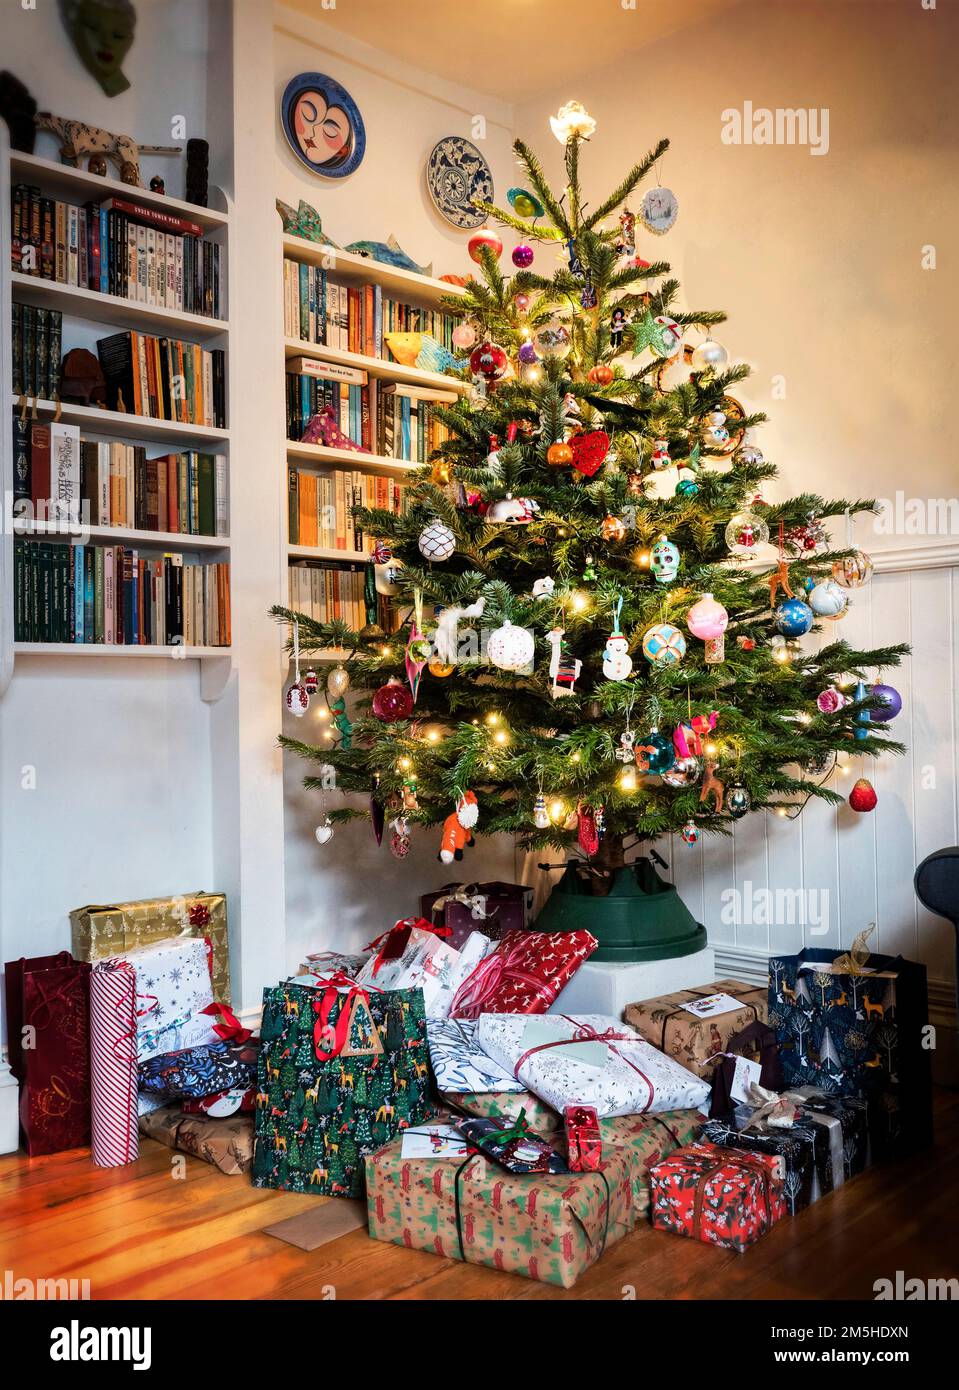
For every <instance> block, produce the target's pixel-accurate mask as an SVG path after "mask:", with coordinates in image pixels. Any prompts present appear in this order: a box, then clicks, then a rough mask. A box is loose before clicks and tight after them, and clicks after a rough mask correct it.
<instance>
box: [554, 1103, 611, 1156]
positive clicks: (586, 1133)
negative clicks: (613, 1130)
mask: <svg viewBox="0 0 959 1390" xmlns="http://www.w3.org/2000/svg"><path fill="white" fill-rule="evenodd" d="M563 1128H564V1129H565V1131H566V1161H567V1163H568V1164H569V1170H570V1172H571V1173H586V1172H589V1170H590V1169H591V1168H598V1167H599V1165H600V1163H601V1162H602V1158H603V1137H602V1135H601V1133H600V1129H599V1116H598V1115H597V1114H596V1111H595V1110H594V1109H593V1107H592V1106H591V1105H567V1107H566V1109H565V1110H564V1111H563Z"/></svg>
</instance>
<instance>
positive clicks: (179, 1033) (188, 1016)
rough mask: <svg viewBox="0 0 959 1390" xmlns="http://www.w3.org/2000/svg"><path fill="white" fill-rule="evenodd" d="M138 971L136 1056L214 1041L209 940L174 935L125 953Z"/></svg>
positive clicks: (158, 1053) (148, 1056)
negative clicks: (168, 938)
mask: <svg viewBox="0 0 959 1390" xmlns="http://www.w3.org/2000/svg"><path fill="white" fill-rule="evenodd" d="M117 959H120V960H125V961H126V962H127V963H128V964H129V965H131V966H132V967H133V969H134V971H135V972H136V984H137V1060H138V1061H139V1062H145V1061H147V1060H148V1059H149V1058H150V1057H158V1056H160V1055H161V1053H164V1052H180V1051H182V1050H183V1048H186V1047H199V1046H200V1045H201V1044H203V1043H215V1042H216V1041H217V1040H218V1034H217V1032H216V1029H215V1027H214V1023H215V1020H216V1016H217V1015H216V1011H215V1009H212V1008H211V1006H212V1005H213V982H212V979H211V977H210V959H209V951H208V947H207V944H206V942H205V941H204V940H202V939H201V938H198V937H186V936H181V937H176V938H175V939H173V940H170V941H158V942H156V944H155V945H153V946H141V947H140V949H139V950H136V951H127V952H126V953H125V955H123V956H121V957H118V958H117Z"/></svg>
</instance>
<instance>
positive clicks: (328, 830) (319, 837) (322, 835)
mask: <svg viewBox="0 0 959 1390" xmlns="http://www.w3.org/2000/svg"><path fill="white" fill-rule="evenodd" d="M313 833H314V835H315V836H316V842H317V844H318V845H325V844H326V843H327V841H328V840H332V838H333V824H332V822H331V820H330V818H329V816H327V818H326V820H324V821H321V822H320V824H319V825H318V826H317V827H316V829H315V830H314V832H313Z"/></svg>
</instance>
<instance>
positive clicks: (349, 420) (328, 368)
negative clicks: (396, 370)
mask: <svg viewBox="0 0 959 1390" xmlns="http://www.w3.org/2000/svg"><path fill="white" fill-rule="evenodd" d="M287 367H288V371H287V374H286V433H287V438H288V439H292V440H300V439H302V437H303V433H304V431H305V430H306V426H307V424H308V423H309V421H310V419H311V418H312V417H313V416H314V415H318V414H321V413H323V412H324V411H329V412H332V419H333V423H334V424H335V425H336V427H337V429H338V430H339V431H340V433H341V434H342V435H344V436H345V437H346V439H347V440H349V441H351V442H352V443H354V444H358V445H359V446H360V447H361V448H362V449H365V450H366V451H367V452H369V453H376V454H382V455H384V456H385V457H386V458H395V459H403V460H406V461H408V462H411V463H425V462H426V461H427V459H428V458H429V457H430V454H431V453H432V452H433V450H434V449H437V448H438V447H439V446H440V445H441V444H443V443H444V442H445V441H446V440H447V439H448V438H449V429H448V428H447V426H446V425H445V424H444V423H443V422H442V420H440V419H439V417H438V414H437V407H439V406H444V405H451V404H452V403H453V402H454V401H455V400H456V399H457V396H456V392H455V391H438V390H432V389H423V388H421V387H418V386H407V385H405V384H404V383H402V382H390V383H385V382H381V381H376V380H373V381H371V380H369V378H368V376H367V373H366V372H364V371H362V370H359V369H357V368H355V367H341V366H339V365H338V364H336V363H327V362H320V361H318V360H317V359H316V358H311V357H294V358H291V359H290V361H289V362H288V363H287Z"/></svg>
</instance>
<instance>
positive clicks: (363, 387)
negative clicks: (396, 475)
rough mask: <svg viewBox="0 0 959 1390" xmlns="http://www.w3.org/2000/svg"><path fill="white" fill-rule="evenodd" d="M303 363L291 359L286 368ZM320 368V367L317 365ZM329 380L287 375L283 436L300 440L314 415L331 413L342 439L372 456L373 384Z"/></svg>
mask: <svg viewBox="0 0 959 1390" xmlns="http://www.w3.org/2000/svg"><path fill="white" fill-rule="evenodd" d="M305 361H306V359H304V358H294V359H293V361H292V362H291V363H290V364H289V365H290V366H291V367H293V368H296V367H298V366H300V365H302V364H304V363H305ZM317 365H320V364H317ZM359 375H360V378H361V379H360V381H352V380H351V381H340V380H330V379H329V378H327V377H325V376H321V375H319V374H317V373H315V372H311V371H302V372H298V371H295V370H294V371H288V372H287V374H286V436H287V438H288V439H294V440H299V439H302V438H303V433H304V431H305V430H306V427H307V425H308V424H309V422H310V420H311V419H312V417H313V416H314V415H319V414H321V413H322V412H324V411H332V412H333V421H334V423H335V425H336V427H337V428H338V429H339V431H340V433H341V434H342V435H345V436H346V438H347V439H348V440H350V441H352V443H354V444H358V445H359V446H360V448H362V449H365V450H366V451H367V453H373V452H375V438H374V435H375V430H374V409H375V407H374V396H375V389H376V383H375V382H373V383H371V382H369V381H367V379H366V373H365V372H362V373H360V374H359Z"/></svg>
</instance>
